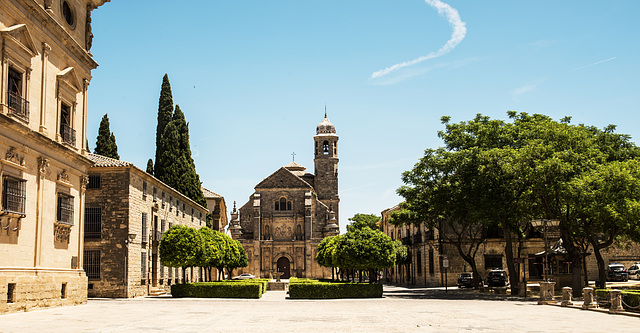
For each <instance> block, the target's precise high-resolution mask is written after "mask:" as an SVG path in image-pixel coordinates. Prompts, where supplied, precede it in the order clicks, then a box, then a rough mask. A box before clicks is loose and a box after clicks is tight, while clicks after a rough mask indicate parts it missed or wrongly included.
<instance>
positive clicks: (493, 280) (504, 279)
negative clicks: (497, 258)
mask: <svg viewBox="0 0 640 333" xmlns="http://www.w3.org/2000/svg"><path fill="white" fill-rule="evenodd" d="M487 285H488V286H489V287H506V286H507V285H509V276H508V275H507V272H505V270H504V269H492V270H491V271H489V274H488V275H487Z"/></svg>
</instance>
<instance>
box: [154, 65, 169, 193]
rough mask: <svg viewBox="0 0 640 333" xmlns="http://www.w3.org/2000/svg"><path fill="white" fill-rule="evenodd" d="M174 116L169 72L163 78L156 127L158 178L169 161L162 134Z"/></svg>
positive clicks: (161, 175) (156, 166) (155, 171)
mask: <svg viewBox="0 0 640 333" xmlns="http://www.w3.org/2000/svg"><path fill="white" fill-rule="evenodd" d="M172 117H173V96H172V93H171V84H170V83H169V76H168V75H167V74H165V75H164V77H163V78H162V87H161V88H160V99H159V100H158V125H157V127H156V158H155V161H156V164H155V166H154V168H155V169H154V173H153V174H154V175H155V176H156V178H158V179H160V180H163V177H164V173H165V168H166V167H167V161H166V160H165V159H164V158H163V156H164V155H165V154H163V151H164V150H165V147H164V143H165V142H166V141H165V140H163V138H162V136H163V135H164V132H165V128H166V127H167V125H168V124H169V123H170V122H171V119H172Z"/></svg>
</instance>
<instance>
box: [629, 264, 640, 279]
mask: <svg viewBox="0 0 640 333" xmlns="http://www.w3.org/2000/svg"><path fill="white" fill-rule="evenodd" d="M627 273H629V278H630V279H631V278H633V279H636V280H640V262H637V263H635V264H633V265H631V266H629V269H627Z"/></svg>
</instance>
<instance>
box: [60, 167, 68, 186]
mask: <svg viewBox="0 0 640 333" xmlns="http://www.w3.org/2000/svg"><path fill="white" fill-rule="evenodd" d="M58 181H61V182H65V183H69V175H68V174H67V170H64V169H63V170H62V172H60V173H59V174H58Z"/></svg>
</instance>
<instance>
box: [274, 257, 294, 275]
mask: <svg viewBox="0 0 640 333" xmlns="http://www.w3.org/2000/svg"><path fill="white" fill-rule="evenodd" d="M290 267H291V264H290V262H289V259H288V258H287V257H281V258H280V259H278V270H277V271H278V272H280V273H282V276H281V278H283V279H288V278H290V277H291V270H290Z"/></svg>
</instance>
